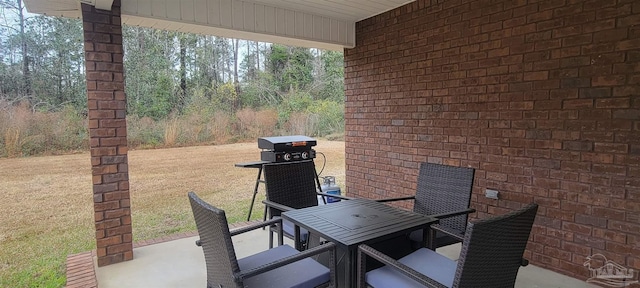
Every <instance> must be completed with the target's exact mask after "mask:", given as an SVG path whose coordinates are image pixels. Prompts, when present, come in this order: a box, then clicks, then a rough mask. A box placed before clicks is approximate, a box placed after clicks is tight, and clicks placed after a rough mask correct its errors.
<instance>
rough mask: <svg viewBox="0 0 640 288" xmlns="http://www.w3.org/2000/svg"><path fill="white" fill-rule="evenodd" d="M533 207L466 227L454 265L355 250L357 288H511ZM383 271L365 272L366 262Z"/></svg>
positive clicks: (433, 256) (427, 257) (424, 256)
mask: <svg viewBox="0 0 640 288" xmlns="http://www.w3.org/2000/svg"><path fill="white" fill-rule="evenodd" d="M537 210H538V205H537V204H530V205H528V206H526V207H524V208H523V209H520V210H518V211H515V212H511V213H508V214H505V215H501V216H497V217H493V218H489V219H485V220H479V221H475V222H471V223H470V224H469V225H468V227H467V229H466V232H465V234H464V240H463V241H462V250H461V251H460V257H459V258H458V260H457V261H454V260H451V259H449V258H447V257H445V256H442V255H440V254H438V253H437V252H435V251H433V250H430V249H427V248H421V249H419V250H417V251H415V252H413V253H411V254H409V255H407V256H405V257H403V258H401V259H399V260H397V261H396V260H393V259H392V258H390V257H388V256H387V255H385V254H382V253H381V252H379V251H377V250H375V249H373V248H371V247H369V246H367V245H364V244H363V245H360V246H358V287H360V288H364V287H367V286H369V287H374V288H379V287H404V288H413V287H496V288H501V287H513V286H514V284H515V281H516V276H517V275H518V269H519V268H520V266H525V265H526V264H527V263H528V262H527V261H526V260H524V259H523V258H522V254H523V253H524V249H525V247H526V246H527V241H528V240H529V234H530V232H531V226H532V225H533V221H534V219H535V216H536V212H537ZM368 257H371V258H373V259H375V260H377V261H379V262H382V263H383V264H385V265H386V266H384V267H381V268H377V269H375V270H372V271H370V272H366V268H367V258H368Z"/></svg>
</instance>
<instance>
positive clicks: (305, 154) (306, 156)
mask: <svg viewBox="0 0 640 288" xmlns="http://www.w3.org/2000/svg"><path fill="white" fill-rule="evenodd" d="M300 157H302V159H305V160H306V159H307V158H309V152H302V155H300Z"/></svg>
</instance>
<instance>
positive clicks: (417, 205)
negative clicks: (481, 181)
mask: <svg viewBox="0 0 640 288" xmlns="http://www.w3.org/2000/svg"><path fill="white" fill-rule="evenodd" d="M474 173H475V169H473V168H467V167H456V166H448V165H442V164H435V163H421V164H420V174H419V175H418V188H417V191H416V199H415V202H414V204H413V205H414V206H413V211H414V212H416V213H421V214H425V215H436V214H441V213H446V212H454V211H461V210H464V209H467V208H469V205H470V203H471V189H472V188H473V176H474ZM467 221H468V214H464V215H459V216H455V217H449V218H446V219H441V220H440V223H439V224H440V226H442V227H445V228H450V229H454V230H456V231H459V232H460V233H462V232H463V231H464V230H465V228H466V227H467Z"/></svg>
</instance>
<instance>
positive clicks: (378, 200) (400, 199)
mask: <svg viewBox="0 0 640 288" xmlns="http://www.w3.org/2000/svg"><path fill="white" fill-rule="evenodd" d="M404 200H416V196H407V197H399V198H387V199H377V200H374V201H376V202H380V203H384V202H393V201H404Z"/></svg>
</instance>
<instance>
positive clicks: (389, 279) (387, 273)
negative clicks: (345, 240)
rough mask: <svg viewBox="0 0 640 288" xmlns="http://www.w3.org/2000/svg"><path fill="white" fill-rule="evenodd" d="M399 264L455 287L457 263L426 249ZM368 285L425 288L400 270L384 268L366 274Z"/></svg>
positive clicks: (401, 259)
mask: <svg viewBox="0 0 640 288" xmlns="http://www.w3.org/2000/svg"><path fill="white" fill-rule="evenodd" d="M398 262H400V263H402V264H405V265H407V266H409V267H411V268H412V269H414V270H416V271H418V272H420V273H422V274H424V275H425V276H427V277H429V278H431V279H433V280H435V281H437V282H439V283H441V284H443V285H445V286H447V287H451V286H452V285H453V279H454V277H455V274H456V266H457V263H456V262H455V261H453V260H451V259H449V258H447V257H445V256H442V255H440V254H438V253H436V252H434V251H431V250H429V249H426V248H422V249H419V250H416V251H415V252H413V253H411V254H409V255H407V256H405V257H402V258H400V260H398ZM365 277H366V281H367V283H368V284H369V285H370V286H371V287H374V288H384V287H403V288H413V287H416V288H417V287H424V286H422V285H420V284H419V283H418V282H416V281H414V280H412V279H411V278H409V277H407V276H405V275H404V274H402V273H400V272H399V271H398V270H395V269H392V268H390V267H388V266H384V267H381V268H378V269H375V270H372V271H371V272H368V273H367V274H366V276H365Z"/></svg>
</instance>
